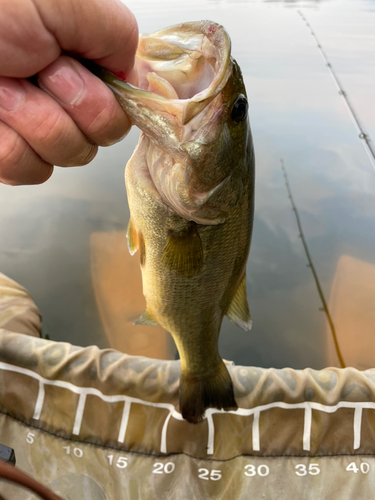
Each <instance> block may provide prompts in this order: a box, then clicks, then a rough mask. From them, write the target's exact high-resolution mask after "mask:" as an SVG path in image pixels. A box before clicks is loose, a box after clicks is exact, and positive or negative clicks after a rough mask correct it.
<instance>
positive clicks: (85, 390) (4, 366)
mask: <svg viewBox="0 0 375 500" xmlns="http://www.w3.org/2000/svg"><path fill="white" fill-rule="evenodd" d="M0 370H5V371H10V372H15V373H20V374H22V375H26V376H28V377H31V378H34V379H35V380H38V381H39V392H38V397H37V400H36V403H35V409H34V418H35V419H38V418H40V414H41V411H42V407H43V404H44V396H45V386H46V385H49V386H55V387H61V388H64V389H67V390H69V391H71V392H73V393H75V394H79V402H78V407H77V411H76V416H75V421H74V427H73V434H74V435H78V434H79V432H80V428H81V423H82V418H83V412H84V407H85V403H86V397H87V395H92V396H97V397H98V398H100V399H101V400H102V401H105V402H107V403H115V402H121V401H123V402H124V403H125V405H124V413H123V420H122V422H121V428H120V433H119V441H120V438H121V437H123V438H125V432H126V426H127V420H126V419H125V417H124V414H125V407H126V408H129V410H130V405H131V403H138V404H142V405H145V406H152V407H154V408H165V409H167V410H169V415H168V416H167V418H166V420H165V422H164V425H163V430H162V444H161V446H162V448H163V450H162V452H163V453H166V436H167V428H168V424H169V421H170V418H171V417H173V418H174V419H175V420H182V421H183V420H184V418H183V417H182V415H181V413H179V412H178V411H176V409H175V407H174V405H172V404H169V403H152V402H150V401H144V400H142V399H139V398H133V397H130V396H125V395H114V396H107V395H105V394H103V393H102V392H101V391H99V390H98V389H95V388H93V387H79V386H76V385H74V384H72V383H70V382H65V381H64V380H49V379H46V378H44V377H42V376H41V375H39V374H38V373H35V372H34V371H32V370H29V369H27V368H22V367H20V366H16V365H11V364H9V363H3V362H0ZM271 408H283V409H286V410H296V409H303V410H305V415H304V431H303V432H304V434H303V447H304V448H303V449H304V450H306V451H308V450H309V449H310V434H311V412H312V410H318V411H323V412H325V413H334V412H336V411H337V410H338V409H339V408H353V409H354V410H355V411H354V423H353V425H354V449H358V448H359V446H360V438H361V425H362V410H363V409H372V410H375V402H367V401H366V402H365V401H364V402H353V401H340V402H339V403H337V404H336V405H332V406H328V405H324V404H321V403H315V402H312V401H305V402H302V403H284V402H283V401H277V402H274V403H269V404H266V405H260V406H256V407H255V408H238V410H236V411H229V412H226V411H224V410H216V409H213V408H210V409H209V410H207V412H206V413H207V417H206V418H208V420H209V422H208V425H209V435H208V451H209V452H210V453H209V454H213V452H214V424H213V419H212V415H214V414H216V413H223V414H226V413H232V414H234V415H239V416H245V417H246V416H250V415H254V421H253V428H252V435H253V450H254V451H260V438H259V417H260V413H261V412H262V411H266V410H269V409H271ZM127 419H128V416H127ZM210 421H211V424H210ZM211 431H212V432H211ZM210 432H211V433H210ZM120 442H123V441H120ZM305 446H306V448H305Z"/></svg>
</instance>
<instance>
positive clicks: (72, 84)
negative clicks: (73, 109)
mask: <svg viewBox="0 0 375 500" xmlns="http://www.w3.org/2000/svg"><path fill="white" fill-rule="evenodd" d="M39 84H40V86H41V87H44V88H45V89H46V90H48V91H49V92H50V93H51V94H53V95H54V96H55V97H57V99H59V100H60V101H61V102H63V103H64V104H68V105H73V104H76V103H77V101H78V100H79V99H80V97H81V95H82V93H83V91H84V88H85V83H84V81H83V80H82V78H81V76H80V75H79V74H78V72H77V71H76V69H75V68H74V67H73V65H72V64H70V62H68V61H64V62H62V61H57V62H56V63H52V64H51V66H49V67H48V68H47V69H46V70H44V71H43V73H42V74H41V77H40V81H39Z"/></svg>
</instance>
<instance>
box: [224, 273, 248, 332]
mask: <svg viewBox="0 0 375 500" xmlns="http://www.w3.org/2000/svg"><path fill="white" fill-rule="evenodd" d="M226 316H227V317H228V319H229V320H230V321H231V322H232V323H234V324H235V325H237V326H239V327H240V328H242V329H243V330H245V331H249V330H251V326H252V320H251V313H250V309H249V304H248V303H247V297H246V275H244V276H243V278H242V280H241V282H240V284H239V285H238V288H237V290H236V293H235V295H234V297H233V299H232V302H231V303H230V305H229V308H228V310H227V312H226Z"/></svg>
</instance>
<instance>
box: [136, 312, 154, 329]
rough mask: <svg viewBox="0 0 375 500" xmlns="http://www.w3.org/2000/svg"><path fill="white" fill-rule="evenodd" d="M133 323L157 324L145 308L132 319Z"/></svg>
mask: <svg viewBox="0 0 375 500" xmlns="http://www.w3.org/2000/svg"><path fill="white" fill-rule="evenodd" d="M134 325H147V326H159V323H157V322H156V321H155V320H154V318H153V317H152V316H151V314H150V313H149V312H148V311H147V309H145V310H144V311H143V313H142V314H141V315H140V316H139V318H137V319H136V320H135V321H134Z"/></svg>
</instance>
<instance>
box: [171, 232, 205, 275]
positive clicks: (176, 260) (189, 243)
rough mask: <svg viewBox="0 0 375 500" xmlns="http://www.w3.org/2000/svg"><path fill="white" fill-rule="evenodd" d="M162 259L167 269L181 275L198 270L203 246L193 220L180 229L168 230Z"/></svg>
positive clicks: (194, 272)
mask: <svg viewBox="0 0 375 500" xmlns="http://www.w3.org/2000/svg"><path fill="white" fill-rule="evenodd" d="M162 261H163V263H164V264H165V265H166V266H167V267H168V268H169V269H172V270H173V271H175V272H176V273H178V274H181V275H183V276H194V275H195V274H197V273H198V272H199V271H200V269H201V268H202V265H203V248H202V241H201V238H200V236H199V233H198V230H197V224H196V223H195V222H190V223H189V225H188V226H187V227H185V228H184V229H183V230H181V231H169V234H168V237H167V243H166V245H165V247H164V250H163V254H162Z"/></svg>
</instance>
